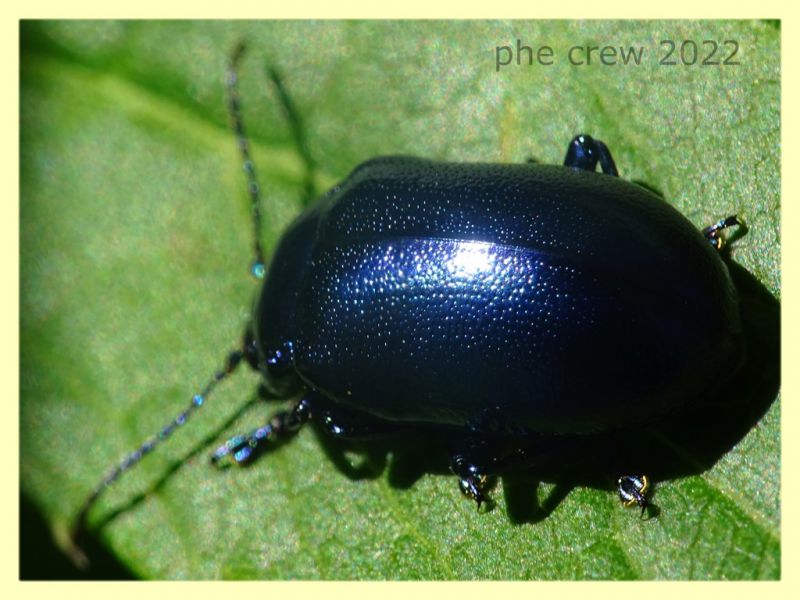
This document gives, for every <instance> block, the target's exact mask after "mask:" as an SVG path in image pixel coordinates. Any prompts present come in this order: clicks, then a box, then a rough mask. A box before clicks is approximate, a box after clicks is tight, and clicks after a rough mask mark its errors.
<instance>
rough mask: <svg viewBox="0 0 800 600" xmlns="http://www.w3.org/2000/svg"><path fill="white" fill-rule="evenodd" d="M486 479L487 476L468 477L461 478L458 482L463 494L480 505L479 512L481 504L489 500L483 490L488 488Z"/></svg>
mask: <svg viewBox="0 0 800 600" xmlns="http://www.w3.org/2000/svg"><path fill="white" fill-rule="evenodd" d="M486 479H487V478H486V476H485V475H469V476H467V477H461V478H460V479H459V480H458V486H459V488H460V489H461V493H462V494H464V495H465V496H467V497H469V498H472V499H473V500H474V501H475V503H476V504H477V505H478V510H480V508H481V504H483V503H484V502H486V500H487V498H486V494H484V493H483V489H484V487H485V486H486ZM487 504H488V503H487Z"/></svg>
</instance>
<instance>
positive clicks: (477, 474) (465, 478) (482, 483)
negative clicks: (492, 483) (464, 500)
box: [450, 446, 489, 509]
mask: <svg viewBox="0 0 800 600" xmlns="http://www.w3.org/2000/svg"><path fill="white" fill-rule="evenodd" d="M469 450H470V451H469V454H467V453H461V452H458V453H456V454H454V455H453V457H452V458H451V459H450V470H451V471H452V472H453V473H455V474H456V475H457V476H458V478H459V479H458V486H459V489H460V490H461V493H462V494H464V495H465V496H467V497H469V498H472V499H473V500H474V501H475V502H476V503H477V505H478V509H480V507H481V504H483V503H484V502H485V501H486V500H487V498H486V494H485V493H484V489H485V488H486V484H487V483H488V481H489V476H488V474H487V473H486V466H485V464H486V462H485V461H483V460H481V459H480V457H481V456H483V454H484V452H483V450H482V448H481V447H480V446H471V447H470V449H469ZM476 451H477V453H476Z"/></svg>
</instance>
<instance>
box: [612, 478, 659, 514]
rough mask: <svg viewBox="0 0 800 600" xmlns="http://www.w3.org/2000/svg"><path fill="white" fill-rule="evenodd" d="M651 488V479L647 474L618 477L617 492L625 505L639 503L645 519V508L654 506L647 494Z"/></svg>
mask: <svg viewBox="0 0 800 600" xmlns="http://www.w3.org/2000/svg"><path fill="white" fill-rule="evenodd" d="M649 489H650V480H649V479H648V478H647V476H646V475H623V476H622V477H620V478H619V479H617V492H618V493H619V499H620V500H621V501H622V504H623V505H624V506H626V507H627V506H633V505H634V504H638V505H639V507H640V508H641V509H642V513H641V515H640V518H642V519H644V513H645V510H647V508H648V507H649V506H652V504H651V503H650V501H649V500H648V499H647V497H646V496H645V494H646V493H647V490H649Z"/></svg>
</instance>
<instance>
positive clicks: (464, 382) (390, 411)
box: [79, 46, 745, 523]
mask: <svg viewBox="0 0 800 600" xmlns="http://www.w3.org/2000/svg"><path fill="white" fill-rule="evenodd" d="M243 49H244V46H239V47H238V48H237V50H236V51H235V52H234V53H233V55H232V58H231V61H230V64H229V70H228V78H227V79H228V81H227V86H228V92H229V110H230V114H231V120H232V123H233V127H234V130H235V132H236V136H237V141H238V145H239V148H240V151H241V154H242V157H243V162H244V170H245V172H246V177H247V183H248V191H249V196H250V200H251V204H252V213H253V217H254V219H253V221H254V228H255V232H256V235H255V236H254V240H255V246H254V252H255V260H254V262H253V265H252V269H251V270H252V274H253V275H254V276H256V277H257V278H258V279H260V280H262V284H261V288H260V291H259V292H258V295H257V297H256V301H255V303H254V309H253V312H252V317H251V320H250V323H249V325H248V326H247V328H246V331H245V335H244V340H243V343H242V345H241V347H240V348H237V349H236V350H234V351H233V352H231V353H230V354H229V355H228V357H227V360H226V362H225V366H224V368H223V369H222V370H220V371H219V372H218V373H216V374H215V376H214V377H213V378H212V380H211V381H210V382H209V383H208V384H207V385H206V386H205V388H203V389H202V390H201V391H200V392H199V393H198V394H195V395H194V396H193V398H192V401H191V404H190V405H189V407H188V408H187V409H186V410H184V411H182V412H181V413H179V414H178V416H177V417H175V419H173V420H172V421H171V422H170V423H169V424H168V425H167V426H166V427H165V428H164V429H162V430H161V431H160V432H159V433H158V434H157V435H155V436H153V437H152V438H151V439H149V440H147V441H145V443H144V444H142V445H141V446H140V447H139V448H138V449H137V450H136V451H134V452H133V453H131V454H130V455H128V456H127V457H126V458H125V459H124V460H123V461H122V462H121V463H120V464H119V465H117V466H115V467H114V468H112V469H111V471H110V472H109V473H108V474H107V475H106V477H105V478H104V479H103V480H102V481H101V483H100V485H99V486H98V487H97V488H96V489H95V490H94V492H93V493H92V494H91V495H90V497H89V499H88V500H87V501H86V503H85V504H84V505H83V507H82V509H81V512H80V518H79V522H80V523H83V522H84V521H85V518H86V514H87V512H88V510H89V509H90V507H91V506H92V504H93V503H94V501H95V500H96V499H97V497H98V496H99V495H100V493H101V492H102V491H103V490H104V489H106V488H107V487H108V486H109V485H110V484H111V483H113V482H114V481H115V480H116V479H117V478H118V477H119V476H120V475H121V474H122V473H124V472H126V471H128V470H130V469H131V468H132V467H133V466H134V465H135V464H136V463H138V462H139V460H141V458H142V457H143V456H145V455H146V454H148V453H149V452H151V451H152V450H153V448H154V447H155V446H157V445H158V444H159V443H160V442H161V441H163V440H165V439H166V438H167V437H169V436H170V435H171V434H172V432H173V431H175V429H176V428H178V427H179V426H181V425H182V424H184V423H185V422H186V421H187V419H188V418H189V416H190V415H191V414H192V413H193V412H194V411H195V410H197V409H198V408H199V407H200V406H202V405H203V404H204V402H205V400H206V399H207V397H208V396H209V394H210V393H211V391H212V390H213V388H214V387H215V386H216V385H217V384H218V383H219V382H220V381H222V380H224V379H225V378H226V377H228V376H229V375H230V374H231V373H232V372H233V371H234V370H235V369H236V368H237V367H238V366H239V365H240V364H241V363H242V362H246V363H248V364H249V365H250V366H251V367H252V368H253V369H255V370H257V371H258V372H259V373H260V374H261V376H262V381H263V383H262V386H263V388H264V389H265V390H266V392H267V393H268V395H271V396H274V397H279V398H298V399H297V400H296V401H295V402H294V403H293V404H292V406H291V407H290V408H289V409H287V410H283V411H280V412H278V413H276V414H274V415H273V416H272V417H271V418H270V419H269V420H268V422H267V423H265V424H264V425H262V426H261V427H259V428H257V429H255V430H253V431H252V432H250V433H247V434H244V435H239V436H235V437H233V438H231V439H230V440H228V441H227V442H226V443H225V444H224V445H222V446H220V447H219V448H218V449H217V450H216V451H215V452H214V453H213V455H212V461H213V462H214V463H215V464H217V465H219V466H226V465H231V464H239V465H241V464H246V463H248V462H249V461H251V460H252V459H253V457H254V456H255V455H256V454H257V453H258V451H259V450H261V449H263V448H265V447H267V446H268V445H269V444H272V443H274V442H275V441H279V440H282V439H285V438H287V437H289V436H291V435H292V434H294V433H295V432H296V431H297V430H298V429H299V428H300V427H301V426H302V425H303V424H304V423H306V422H308V421H310V420H313V421H315V422H316V423H318V424H319V425H321V427H322V428H323V429H324V430H326V431H327V432H328V433H330V434H331V435H333V436H335V437H337V438H341V439H363V438H369V437H381V436H385V435H390V434H392V433H394V432H396V431H402V430H413V431H418V432H422V433H421V434H422V435H426V436H437V435H438V434H439V433H442V434H444V433H445V432H446V433H448V434H449V435H455V437H456V438H457V439H458V440H459V443H458V446H457V447H456V448H455V449H454V450H453V452H452V454H451V457H450V468H451V470H452V472H453V473H454V474H455V475H456V477H457V478H458V485H459V488H460V490H461V491H462V493H463V494H465V495H466V496H468V497H470V498H472V499H473V500H474V501H475V502H476V504H477V505H478V507H480V506H481V503H482V502H484V501H485V499H486V487H487V482H488V481H489V479H490V477H491V476H493V475H495V474H497V473H499V472H501V471H502V470H503V469H506V468H508V467H510V466H513V465H515V464H519V463H525V464H535V463H536V462H537V460H540V459H541V457H542V456H544V455H545V454H547V452H548V451H553V449H554V448H555V449H557V448H558V447H559V446H561V445H563V444H565V443H567V444H568V443H569V440H570V439H584V438H587V437H591V436H594V435H598V434H603V433H606V432H609V431H621V432H625V431H631V430H635V429H637V428H639V427H641V426H642V425H644V424H646V423H648V422H653V421H658V420H659V419H662V418H665V417H666V416H667V415H671V414H674V413H675V412H677V411H685V410H688V411H689V412H691V408H692V407H691V406H689V405H688V404H687V403H688V402H689V401H690V400H691V401H694V402H702V399H703V397H704V396H703V394H702V392H703V391H704V390H706V389H709V388H710V387H711V386H712V385H713V384H714V382H715V381H716V380H717V379H718V378H720V377H722V376H724V375H726V374H728V373H730V372H733V371H735V370H736V369H737V368H738V367H739V366H740V365H741V363H742V361H743V359H744V353H745V347H744V337H743V333H742V324H741V319H740V315H739V300H738V296H737V291H736V288H735V286H734V284H733V282H732V280H731V276H730V274H729V271H728V268H727V266H726V262H725V260H726V258H725V256H724V255H723V254H722V253H721V249H722V248H723V241H724V238H723V237H722V231H723V230H725V229H727V228H728V227H732V226H741V228H742V230H744V223H743V222H742V221H741V220H739V219H738V217H736V216H730V217H727V218H724V219H721V220H720V221H718V222H717V223H714V224H713V225H711V226H709V227H707V228H705V229H704V230H702V231H699V230H697V229H696V228H695V227H694V225H692V224H691V223H690V222H689V221H688V220H687V219H686V218H685V217H684V216H683V215H681V214H680V213H679V212H678V211H677V210H676V209H674V208H673V207H672V206H671V205H670V204H668V203H667V202H666V201H665V200H663V199H662V198H661V197H659V196H658V195H657V194H655V193H653V192H651V191H649V190H647V189H645V188H644V187H641V186H639V185H636V184H634V183H630V182H627V181H624V180H622V179H620V178H619V174H618V171H617V167H616V164H615V162H614V159H613V157H612V154H611V152H610V150H609V149H608V147H607V146H606V145H605V144H604V143H603V142H602V141H600V140H595V139H594V138H592V137H591V136H589V135H587V134H581V135H577V136H576V137H575V138H574V139H573V140H572V141H571V142H570V144H569V146H568V149H567V152H566V156H565V159H564V162H563V165H544V164H538V163H535V162H532V161H529V162H527V163H522V164H490V163H445V162H437V161H433V160H428V159H421V158H414V157H407V156H393V157H383V158H375V159H372V160H368V161H366V162H364V163H362V164H361V165H359V166H357V167H356V168H355V169H354V170H353V171H352V172H351V173H350V175H349V176H348V177H347V178H346V179H345V180H344V181H342V182H341V183H339V184H338V185H336V186H334V187H333V188H332V189H330V190H329V191H328V192H327V193H325V194H324V195H323V196H322V197H321V198H320V199H319V200H318V201H317V202H316V203H315V204H314V205H312V206H311V207H310V208H308V209H307V210H306V211H305V212H303V213H302V214H301V215H300V216H299V217H297V219H296V220H295V221H294V222H293V223H292V224H291V225H290V227H289V228H288V229H287V230H286V232H285V233H284V234H283V236H282V237H281V239H280V241H279V242H278V244H277V247H276V248H275V249H274V251H273V253H272V256H271V258H270V260H269V262H267V261H266V260H265V257H264V252H263V250H262V248H261V245H260V243H259V241H258V231H259V226H260V220H261V217H260V211H259V204H260V189H259V186H258V183H257V179H256V174H255V167H254V164H253V161H252V159H251V156H250V151H249V144H248V140H247V137H246V135H245V131H244V125H243V122H242V117H241V106H240V100H239V93H238V87H237V82H238V77H237V70H236V69H237V64H238V61H239V60H240V57H241V55H242V52H243ZM284 102H286V101H285V100H284ZM598 165H599V167H600V172H597V167H598ZM698 399H699V400H698ZM565 441H566V442H565ZM617 487H618V493H619V496H620V499H621V500H622V501H623V503H624V504H626V505H632V504H637V505H638V506H640V507H641V509H642V515H644V511H645V509H646V508H647V507H648V506H649V501H648V499H647V497H646V494H647V492H648V490H649V488H650V483H649V480H648V478H647V476H646V475H644V474H622V475H621V476H620V477H619V479H618V480H617Z"/></svg>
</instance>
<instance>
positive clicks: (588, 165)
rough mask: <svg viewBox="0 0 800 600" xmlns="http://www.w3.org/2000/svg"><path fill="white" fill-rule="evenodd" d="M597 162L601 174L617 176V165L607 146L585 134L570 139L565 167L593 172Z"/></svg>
mask: <svg viewBox="0 0 800 600" xmlns="http://www.w3.org/2000/svg"><path fill="white" fill-rule="evenodd" d="M598 162H599V163H600V169H601V170H602V171H603V173H605V174H606V175H612V176H614V177H618V176H619V171H617V165H616V164H615V163H614V158H613V157H612V156H611V151H610V150H609V149H608V146H606V145H605V144H604V143H603V142H601V141H600V140H596V139H594V138H593V137H592V136H590V135H586V134H585V133H581V134H580V135H576V136H575V137H574V138H572V141H571V142H570V143H569V146H568V147H567V155H566V156H565V157H564V166H565V167H573V168H575V169H583V170H585V171H594V170H595V169H596V168H597V163H598Z"/></svg>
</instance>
